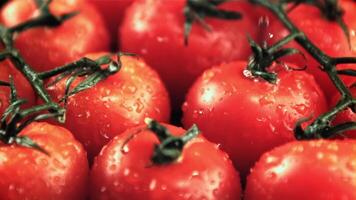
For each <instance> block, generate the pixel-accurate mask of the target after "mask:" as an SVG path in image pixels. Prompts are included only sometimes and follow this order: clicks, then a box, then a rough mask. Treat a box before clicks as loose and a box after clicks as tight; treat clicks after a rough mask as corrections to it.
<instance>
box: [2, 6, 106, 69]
mask: <svg viewBox="0 0 356 200" xmlns="http://www.w3.org/2000/svg"><path fill="white" fill-rule="evenodd" d="M50 10H51V12H52V13H54V14H55V15H61V14H66V13H70V12H74V11H79V12H80V13H79V14H78V15H77V16H75V17H73V18H71V19H69V20H67V21H65V22H64V23H63V24H62V25H60V26H58V27H55V28H48V27H46V28H34V29H29V30H27V31H24V32H22V33H20V34H19V35H18V36H17V37H16V40H15V46H16V48H18V49H19V51H20V53H21V55H22V56H23V57H24V58H25V60H26V61H27V62H28V63H29V64H30V65H31V66H32V67H33V68H34V69H36V70H38V71H45V70H50V69H53V68H54V67H58V66H60V65H63V64H65V63H68V62H72V61H74V60H75V59H76V58H78V57H81V56H83V55H85V54H87V53H90V52H95V51H107V50H108V49H109V36H108V32H107V30H106V28H105V24H104V22H103V20H102V18H101V16H100V15H99V13H98V12H97V11H96V10H95V9H94V8H93V7H92V6H91V5H89V4H87V3H83V2H82V1H81V0H53V1H52V3H51V4H50ZM36 15H38V12H37V6H36V4H35V1H34V0H15V1H11V2H9V3H8V4H6V5H5V7H4V8H3V9H2V10H1V11H0V21H1V22H2V23H3V24H5V26H9V27H11V26H15V25H18V24H19V23H22V22H24V21H26V20H28V19H30V18H33V17H34V16H36Z"/></svg>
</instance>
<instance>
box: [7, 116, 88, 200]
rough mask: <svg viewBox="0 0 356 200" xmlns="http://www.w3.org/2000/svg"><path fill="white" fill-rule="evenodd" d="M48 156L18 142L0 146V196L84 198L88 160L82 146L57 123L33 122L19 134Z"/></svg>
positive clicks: (13, 198) (11, 198) (9, 198)
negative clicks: (29, 139)
mask: <svg viewBox="0 0 356 200" xmlns="http://www.w3.org/2000/svg"><path fill="white" fill-rule="evenodd" d="M20 134H21V135H23V136H27V137H29V138H31V139H32V140H33V141H34V142H36V143H37V144H38V145H40V146H41V147H42V148H44V149H45V150H46V151H47V152H48V153H49V155H46V154H44V153H42V152H40V151H38V150H34V149H30V148H26V147H20V146H17V145H11V146H9V145H4V144H1V146H0V157H1V163H0V176H1V177H2V178H1V180H0V195H1V198H2V199H7V200H22V199H49V200H84V199H85V198H86V196H87V195H86V192H87V188H86V187H87V181H88V172H89V167H88V161H87V159H86V152H85V151H84V148H83V146H82V145H81V144H80V143H79V142H77V141H76V140H75V139H74V137H73V136H72V134H71V133H70V132H69V131H68V130H66V129H64V128H62V127H59V126H54V125H50V124H47V123H32V124H31V125H29V126H28V127H26V128H25V129H24V130H23V131H22V132H21V133H20Z"/></svg>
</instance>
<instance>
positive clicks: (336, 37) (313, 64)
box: [266, 1, 356, 101]
mask: <svg viewBox="0 0 356 200" xmlns="http://www.w3.org/2000/svg"><path fill="white" fill-rule="evenodd" d="M340 5H341V7H342V9H343V10H344V13H345V14H344V16H343V19H344V20H345V23H346V25H347V26H348V28H349V30H350V40H351V49H350V46H349V44H348V42H347V38H346V36H345V34H344V32H343V31H342V29H341V28H340V26H339V25H338V24H337V23H336V22H330V21H327V20H326V19H325V18H324V17H323V16H322V15H321V13H320V11H319V9H318V8H316V7H314V6H310V5H300V6H298V7H297V8H295V9H294V10H293V11H291V12H290V13H289V15H288V17H289V18H290V20H291V21H292V22H293V23H294V24H295V25H296V26H297V27H298V28H299V29H300V30H301V31H303V32H304V33H305V35H306V36H307V37H308V38H309V39H310V40H311V41H312V42H313V43H314V44H315V45H316V46H317V47H318V48H320V49H321V50H322V51H323V52H325V53H326V54H328V55H330V56H333V57H345V56H355V55H356V34H355V33H356V15H355V12H354V11H355V10H356V4H355V3H354V2H351V1H340ZM267 34H268V36H266V37H269V39H268V40H267V42H268V44H270V45H272V44H274V43H276V42H277V41H279V40H280V39H282V38H283V37H285V36H287V35H288V34H289V32H288V30H286V29H285V28H284V27H282V25H281V23H280V22H279V21H278V20H275V21H274V22H273V23H272V24H271V27H270V28H269V29H268V31H267ZM286 47H292V48H297V49H300V50H301V52H302V53H303V54H304V55H305V56H306V60H305V59H303V57H302V56H301V55H293V56H288V57H285V58H282V60H283V61H286V62H289V63H295V64H297V65H299V66H300V67H303V66H307V69H306V71H307V72H309V73H311V74H313V75H314V76H315V79H316V80H317V82H318V84H319V85H320V87H321V89H322V90H323V91H324V93H325V95H326V96H327V99H328V101H330V100H331V97H332V95H333V94H335V92H336V88H335V86H334V85H333V83H332V82H331V80H330V79H329V78H328V76H327V74H326V73H325V72H324V71H322V70H321V69H320V67H319V66H320V64H319V63H318V62H317V61H316V60H315V59H314V58H313V57H312V56H310V55H309V54H308V53H307V52H306V51H305V50H304V49H302V47H301V46H300V45H299V44H297V43H296V42H290V43H289V44H288V45H286ZM337 69H339V70H341V69H356V65H338V66H337ZM340 77H341V78H342V80H343V81H344V82H345V83H346V84H350V83H351V82H353V81H354V78H353V77H350V76H340Z"/></svg>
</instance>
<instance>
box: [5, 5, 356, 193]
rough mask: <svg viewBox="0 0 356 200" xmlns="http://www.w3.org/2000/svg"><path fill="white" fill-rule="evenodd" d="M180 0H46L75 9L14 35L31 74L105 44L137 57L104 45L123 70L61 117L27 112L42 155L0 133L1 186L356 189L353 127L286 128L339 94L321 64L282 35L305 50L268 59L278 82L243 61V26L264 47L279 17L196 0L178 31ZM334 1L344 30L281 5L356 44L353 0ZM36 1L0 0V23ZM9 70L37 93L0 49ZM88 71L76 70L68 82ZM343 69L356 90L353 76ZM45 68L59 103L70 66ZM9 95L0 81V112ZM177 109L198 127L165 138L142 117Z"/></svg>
mask: <svg viewBox="0 0 356 200" xmlns="http://www.w3.org/2000/svg"><path fill="white" fill-rule="evenodd" d="M190 1H191V0H190ZM204 1H205V2H214V1H213V0H201V2H204ZM187 2H188V1H187V0H52V1H51V3H50V4H49V8H50V11H51V12H52V13H53V14H54V15H58V16H59V15H62V14H66V13H70V12H78V13H77V14H76V15H75V16H73V17H71V18H69V19H68V20H66V21H64V22H63V24H60V25H58V26H55V27H36V28H31V29H28V30H26V31H23V32H21V33H19V34H18V35H16V37H15V40H14V45H15V47H16V48H17V49H18V50H19V52H20V54H21V56H22V57H23V58H24V60H25V61H26V62H27V63H28V64H29V66H30V67H32V68H33V69H34V70H36V71H37V72H38V73H41V72H46V71H48V70H52V69H54V68H56V67H58V66H62V65H64V64H66V63H70V62H74V61H76V60H78V59H80V58H82V57H84V56H85V57H87V58H90V59H93V60H95V59H97V58H99V57H101V56H103V55H107V54H110V52H112V51H118V50H119V51H120V52H129V53H134V54H136V56H131V55H114V54H112V58H113V59H117V60H120V62H121V66H122V67H121V69H120V71H119V72H117V73H116V74H114V75H111V76H109V77H108V78H106V79H104V80H102V81H100V82H99V83H98V84H97V85H95V86H93V87H91V88H89V89H87V90H84V91H82V92H80V93H78V94H75V95H73V96H70V97H69V98H68V99H67V101H66V103H65V108H66V121H65V123H64V124H59V123H57V122H54V120H53V121H52V120H48V121H46V122H33V123H31V124H30V125H28V126H27V127H26V128H25V129H24V130H23V131H21V133H20V135H21V136H27V137H29V138H31V139H32V140H33V141H34V142H35V143H36V144H38V145H39V146H40V147H41V148H43V149H44V150H45V151H46V152H48V155H47V154H45V153H43V152H40V151H38V150H35V149H31V148H25V147H20V146H17V145H15V144H13V145H7V144H2V145H0V198H1V199H6V200H16V199H31V200H32V199H33V200H34V199H56V200H60V199H63V200H64V199H66V200H67V199H72V200H77V199H87V198H90V199H95V200H104V199H105V200H114V199H124V200H136V199H149V200H166V199H169V200H175V199H177V200H183V199H187V200H188V199H190V200H198V199H206V200H237V199H241V198H242V196H244V199H246V200H262V199H273V200H286V199H289V200H293V199H298V200H299V199H313V200H314V199H315V200H327V199H356V141H355V140H353V139H355V138H356V132H355V131H347V132H343V133H342V137H341V136H340V137H339V138H338V139H335V140H314V141H296V139H295V136H294V127H295V126H296V123H297V122H299V121H300V120H301V119H305V118H310V120H309V121H306V122H304V123H303V124H302V127H306V126H307V125H309V124H310V123H311V122H312V121H313V120H315V119H316V118H317V117H318V116H320V115H321V114H323V113H325V112H326V111H327V110H328V109H330V108H331V107H333V106H335V104H336V102H337V101H338V100H339V99H340V95H339V93H338V91H337V90H336V88H335V86H334V85H333V83H332V82H331V80H330V78H329V77H328V76H327V74H326V73H325V72H324V71H323V70H322V69H320V66H319V63H318V62H317V61H315V60H314V59H313V57H312V56H310V55H309V54H308V53H307V52H306V51H305V50H303V49H302V48H301V47H300V46H299V45H298V44H297V43H296V42H290V43H288V44H287V45H286V46H285V47H286V48H296V49H299V50H300V51H301V53H300V54H295V55H291V56H287V57H284V58H282V59H280V60H278V62H274V63H273V64H272V66H270V67H269V68H268V70H269V71H271V72H273V73H275V74H276V75H277V81H276V82H275V83H270V82H268V81H265V80H263V79H262V78H258V77H254V76H253V75H252V74H251V72H250V71H248V70H247V69H246V66H247V65H248V62H249V60H248V59H249V57H250V56H251V54H252V52H251V47H250V44H249V42H248V39H247V37H248V36H249V37H250V38H252V39H253V40H254V41H256V42H257V43H260V44H262V43H263V45H268V46H272V45H273V44H275V43H276V42H278V41H280V40H281V39H283V38H284V37H286V36H287V35H288V34H289V32H288V30H287V29H286V28H284V27H283V25H282V24H281V22H280V21H279V20H278V19H277V18H276V17H274V15H273V14H272V13H270V12H269V11H267V10H266V9H264V8H262V7H259V6H257V5H253V4H251V3H249V2H247V1H243V0H241V1H223V3H220V4H219V3H216V4H209V5H210V6H215V8H218V9H219V10H220V9H221V10H228V11H231V12H238V13H240V14H241V15H242V18H241V19H236V20H235V19H234V20H226V19H217V18H214V17H204V16H202V15H199V14H197V13H193V15H194V14H195V20H194V21H193V24H192V29H191V32H190V34H189V37H188V40H187V43H185V42H184V35H185V32H184V31H185V30H184V24H185V22H186V15H184V11H185V10H186V9H187ZM216 2H219V1H218V0H217V1H216ZM339 6H340V9H341V10H342V19H343V21H344V23H345V24H346V25H347V27H348V29H347V31H349V38H348V37H346V36H345V31H344V30H343V29H342V27H340V25H339V23H338V22H337V21H332V20H330V19H328V18H327V17H326V16H325V15H324V13H322V11H321V10H320V9H319V8H318V7H316V6H313V5H307V4H301V5H298V6H297V7H295V8H293V9H291V10H290V11H289V12H288V16H289V18H290V20H291V21H292V22H293V23H294V24H295V25H296V26H297V27H298V28H299V29H301V30H302V31H303V32H304V33H305V35H306V36H307V37H308V38H309V39H310V41H312V42H313V43H314V44H316V46H317V47H318V48H320V49H321V50H322V51H323V52H325V53H326V54H328V55H330V56H332V57H346V56H356V15H355V11H356V3H355V2H354V1H351V0H341V1H340V2H339ZM38 14H39V12H38V6H37V5H36V1H35V0H11V1H8V2H7V3H6V4H5V5H3V6H2V8H1V10H0V24H1V25H3V26H6V27H13V26H16V25H18V24H21V23H23V22H25V21H26V20H29V19H31V18H34V17H36V16H38ZM304 66H306V68H305V69H304ZM355 66H356V65H347V64H345V65H339V66H338V70H341V69H354V70H355V69H356V67H355ZM9 75H11V77H12V78H13V79H14V84H15V86H16V89H17V92H18V95H19V97H21V98H23V99H26V100H27V103H26V105H25V107H26V108H29V107H31V106H34V105H40V104H41V103H42V100H41V99H39V98H38V97H37V95H36V94H35V92H34V91H33V89H32V87H31V85H30V84H28V82H27V80H26V78H25V77H24V76H23V74H21V72H20V71H19V70H18V69H16V67H15V66H14V64H13V63H11V62H10V61H9V60H4V61H1V62H0V81H6V82H8V81H9ZM84 78H85V77H80V76H79V77H77V78H76V79H75V80H74V82H73V86H72V87H74V86H75V85H78V84H79V83H80V81H81V80H83V79H84ZM340 78H341V79H342V81H343V82H344V83H345V85H347V86H348V87H349V89H350V91H351V92H352V94H353V95H354V96H356V87H355V81H356V80H355V77H353V76H347V75H340ZM55 79H56V77H52V78H50V79H49V80H45V81H44V83H45V85H46V86H47V87H46V89H47V92H48V93H49V94H50V96H51V98H52V99H53V101H56V102H60V100H61V99H62V98H63V96H64V95H65V93H66V84H67V81H68V79H62V80H60V81H58V82H56V83H55V84H47V83H52V82H53V80H55ZM9 98H10V89H9V88H8V87H2V86H0V114H3V113H4V112H5V110H6V108H7V107H8V106H9V101H10V100H9ZM180 110H182V112H183V114H182V118H181V123H182V124H181V125H183V127H184V128H185V129H186V130H188V129H189V128H190V127H192V126H193V125H194V124H196V125H197V127H198V128H199V130H200V131H201V134H200V135H199V136H196V137H194V138H191V139H190V140H189V141H185V142H182V144H181V145H178V144H176V143H174V145H173V146H172V147H171V146H169V145H168V146H166V147H164V148H168V150H167V149H164V150H162V149H160V148H161V146H159V144H160V142H162V141H161V139H162V138H160V137H162V136H159V135H158V136H157V135H156V134H154V133H153V132H152V131H151V130H150V129H149V128H147V124H145V121H146V122H147V123H149V122H152V121H150V120H147V119H148V118H152V119H155V120H156V121H159V122H161V126H162V127H165V129H167V130H165V131H166V132H167V133H168V132H169V133H170V134H172V136H171V138H173V139H177V138H180V137H182V136H184V134H185V133H187V131H186V130H184V129H182V128H178V127H176V126H173V125H168V123H169V122H170V118H171V116H173V118H177V117H180V114H179V112H180ZM145 119H146V120H145ZM179 120H180V119H179ZM347 121H351V122H352V121H353V122H355V121H356V115H355V113H354V111H353V110H352V109H351V108H348V109H347V110H344V111H342V112H341V113H339V114H338V115H337V117H336V118H335V120H334V121H333V122H332V123H333V124H340V123H343V122H347ZM178 125H180V124H178ZM162 127H161V128H162ZM188 132H189V131H188ZM179 141H184V140H179ZM162 144H163V143H162ZM172 144H173V143H172ZM162 148H163V147H162ZM157 149H158V150H161V151H164V152H165V153H166V155H171V154H173V153H175V152H176V151H175V150H178V151H179V152H180V154H179V157H178V158H177V159H175V160H172V161H170V162H167V163H159V162H156V161H155V160H154V159H152V158H153V156H154V152H156V150H157ZM166 150H167V151H166ZM225 152H226V153H225ZM242 188H245V193H244V195H242V193H243V192H242Z"/></svg>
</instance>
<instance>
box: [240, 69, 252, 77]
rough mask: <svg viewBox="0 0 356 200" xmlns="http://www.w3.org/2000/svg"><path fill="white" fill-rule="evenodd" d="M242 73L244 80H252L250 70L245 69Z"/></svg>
mask: <svg viewBox="0 0 356 200" xmlns="http://www.w3.org/2000/svg"><path fill="white" fill-rule="evenodd" d="M242 73H243V75H244V76H245V77H246V78H254V77H253V75H252V72H251V71H250V70H247V69H245V70H244V71H243V72H242Z"/></svg>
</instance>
